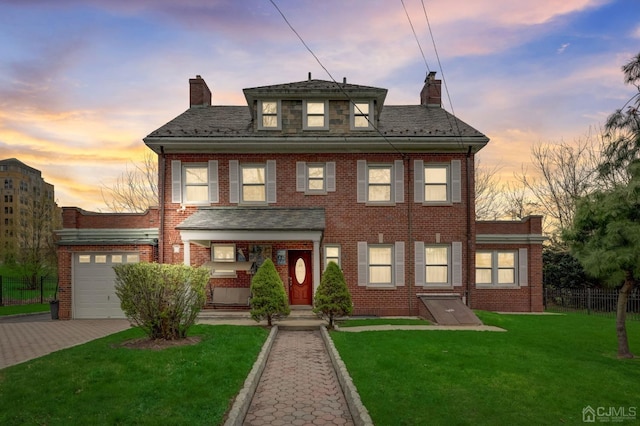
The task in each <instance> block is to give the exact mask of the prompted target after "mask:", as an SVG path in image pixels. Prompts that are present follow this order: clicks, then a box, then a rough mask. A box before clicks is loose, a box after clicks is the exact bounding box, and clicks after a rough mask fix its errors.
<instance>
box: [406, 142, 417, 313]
mask: <svg viewBox="0 0 640 426" xmlns="http://www.w3.org/2000/svg"><path fill="white" fill-rule="evenodd" d="M403 157H404V159H405V160H407V172H408V174H409V178H408V185H409V188H408V194H407V200H406V201H407V234H408V235H407V243H408V244H409V247H408V249H409V250H408V252H409V260H410V262H409V271H408V273H407V277H408V278H409V279H408V280H407V293H408V297H409V315H410V316H411V315H413V296H412V292H413V290H412V288H411V283H412V282H413V280H414V279H415V277H414V276H413V275H412V274H413V272H414V270H415V267H414V268H412V267H411V265H415V258H416V254H415V252H414V251H415V244H413V238H412V236H413V214H412V211H413V209H412V208H411V207H412V205H411V204H412V201H411V200H412V195H413V191H412V188H413V184H412V180H411V176H413V173H412V171H411V159H410V158H409V156H408V155H406V154H405V155H403ZM411 260H413V262H411Z"/></svg>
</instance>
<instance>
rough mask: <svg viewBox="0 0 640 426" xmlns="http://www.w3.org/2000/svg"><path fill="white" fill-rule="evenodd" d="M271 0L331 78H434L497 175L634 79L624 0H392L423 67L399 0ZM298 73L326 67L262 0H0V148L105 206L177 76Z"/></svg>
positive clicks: (159, 118)
mask: <svg viewBox="0 0 640 426" xmlns="http://www.w3.org/2000/svg"><path fill="white" fill-rule="evenodd" d="M274 1H275V3H276V4H277V5H278V6H279V7H280V9H281V10H282V12H283V13H284V14H285V16H286V17H287V19H288V20H289V22H290V23H291V25H293V27H294V28H295V29H296V30H297V31H298V33H299V34H300V36H301V37H302V38H303V39H304V40H305V42H306V43H307V45H308V46H309V47H310V48H311V49H312V50H313V52H314V53H315V54H316V56H317V57H318V58H319V59H320V61H321V62H322V64H323V65H324V67H326V69H327V70H328V71H329V72H330V73H331V75H332V76H333V78H335V79H336V80H339V81H341V80H342V78H343V77H346V78H347V80H348V82H349V83H353V84H362V85H369V86H377V87H383V88H386V89H388V90H389V92H388V95H387V100H386V103H387V104H417V103H419V92H420V89H421V88H422V85H423V81H424V78H425V75H426V72H427V71H428V70H433V71H437V72H438V74H437V76H438V77H439V78H442V77H443V75H444V82H445V84H446V86H447V88H448V91H449V95H450V98H451V102H452V104H453V111H454V112H455V114H456V115H457V116H458V117H460V118H461V119H462V120H464V121H466V122H467V123H469V124H471V125H472V126H474V127H475V128H477V129H478V130H480V131H481V132H483V133H485V134H486V135H487V136H488V137H489V138H490V139H491V142H490V143H489V145H488V146H487V147H486V148H485V149H484V150H483V151H482V152H481V154H480V156H479V157H480V159H481V162H482V163H483V164H485V165H494V164H499V165H501V166H502V169H501V176H502V179H503V180H507V179H509V178H510V176H511V175H512V173H513V172H514V171H518V170H520V168H521V165H522V164H523V163H527V162H528V161H529V150H530V147H531V146H532V145H533V144H535V143H540V142H559V141H565V142H571V141H573V140H575V139H577V138H580V137H582V136H584V135H585V134H586V133H587V132H588V131H589V129H590V128H597V127H599V126H600V125H602V124H603V123H604V121H605V119H606V117H607V116H608V115H609V114H610V113H612V112H613V111H614V110H615V109H616V108H620V107H622V106H623V105H624V103H625V102H626V101H627V100H628V99H629V98H630V97H631V95H632V94H633V93H634V90H635V88H633V87H629V86H625V85H624V83H623V75H622V72H621V71H620V67H621V66H622V65H623V64H625V63H626V62H628V61H629V60H630V59H631V57H632V56H634V55H636V54H637V53H638V52H639V51H640V4H639V3H638V0H618V1H614V0H536V1H525V0H473V1H471V0H423V1H421V0H404V5H405V6H406V9H407V12H408V15H409V16H410V18H411V22H412V24H413V26H414V28H415V31H416V33H417V36H418V40H419V41H420V45H421V46H422V50H423V51H424V55H425V58H426V62H427V65H425V60H424V59H423V57H422V54H421V52H420V48H419V47H418V43H417V42H416V38H415V37H414V34H413V33H412V30H411V26H410V24H409V20H408V19H407V14H406V13H405V10H404V8H403V3H402V1H400V0H322V1H319V0H274ZM423 4H424V8H425V9H426V12H427V16H428V19H429V22H430V24H431V30H432V32H433V36H434V38H435V44H436V47H437V51H438V54H439V57H440V62H441V64H442V70H441V69H440V66H439V64H438V60H437V57H436V55H435V52H434V46H433V42H432V40H431V37H430V35H429V29H428V27H427V21H426V19H425V12H424V9H423ZM309 72H311V73H312V76H313V78H317V79H326V80H330V79H331V78H330V77H329V75H327V73H326V71H325V70H323V69H322V67H321V66H320V65H319V64H318V62H316V60H315V58H314V57H313V56H312V55H311V54H310V53H309V52H308V51H307V50H306V48H305V47H304V46H303V45H302V43H301V42H300V40H299V39H298V38H297V36H296V35H295V34H294V33H293V32H292V31H291V30H290V29H289V27H288V26H287V24H286V23H285V21H284V20H283V18H282V17H281V16H280V14H279V13H278V11H277V10H276V9H275V7H274V6H273V4H272V3H271V2H270V1H269V0H181V1H177V0H82V1H81V0H0V159H5V158H12V157H15V158H18V159H19V160H21V161H22V162H24V163H26V164H28V165H29V166H31V167H34V168H36V169H39V170H41V171H42V175H43V177H44V179H45V180H46V181H47V182H49V183H51V184H53V185H55V191H56V199H57V201H58V204H59V205H60V206H78V207H81V208H84V209H86V210H102V211H105V209H106V207H105V205H104V202H103V199H102V196H101V192H100V188H101V186H107V187H110V186H111V184H112V183H113V182H114V180H115V179H116V178H117V177H118V176H119V175H120V173H121V172H122V170H123V169H124V168H125V167H126V166H127V164H128V163H129V167H131V161H138V160H139V159H140V158H141V157H142V156H143V155H144V152H145V151H146V150H147V148H146V147H145V146H144V144H143V142H142V138H144V137H145V136H146V135H147V134H149V133H151V132H152V131H153V130H155V129H157V128H158V127H160V126H162V125H163V124H164V123H166V122H167V121H169V120H171V119H173V118H174V117H175V116H177V115H178V114H180V113H182V112H183V111H184V110H186V109H187V108H188V102H189V100H188V79H189V78H193V77H195V75H196V74H199V75H202V77H203V78H204V79H205V80H206V81H207V83H208V85H209V87H210V88H211V90H212V91H213V103H214V104H217V105H242V104H244V103H245V101H244V96H243V94H242V89H243V88H246V87H255V86H262V85H269V84H279V83H285V82H291V81H301V80H306V78H307V74H308V73H309ZM443 73H444V74H443ZM444 98H445V99H444V102H445V108H446V109H447V110H448V111H452V106H451V104H449V101H448V99H447V98H446V95H445V96H444Z"/></svg>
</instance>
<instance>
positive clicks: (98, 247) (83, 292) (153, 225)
mask: <svg viewBox="0 0 640 426" xmlns="http://www.w3.org/2000/svg"><path fill="white" fill-rule="evenodd" d="M157 225H158V209H157V208H150V209H149V210H147V211H146V212H144V213H94V212H87V211H85V210H82V209H79V208H77V207H63V208H62V226H63V228H62V229H59V230H57V231H56V236H57V245H58V249H57V253H58V300H59V301H60V310H59V317H60V319H65V320H66V319H72V318H76V319H80V318H85V319H94V318H95V319H99V318H124V317H125V315H124V313H123V312H122V309H120V300H119V299H118V296H116V292H115V278H116V275H115V271H114V270H113V267H114V266H116V265H120V264H124V263H137V262H158V261H159V258H158V253H159V248H158V228H157Z"/></svg>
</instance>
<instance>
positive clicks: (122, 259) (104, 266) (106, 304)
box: [73, 252, 140, 318]
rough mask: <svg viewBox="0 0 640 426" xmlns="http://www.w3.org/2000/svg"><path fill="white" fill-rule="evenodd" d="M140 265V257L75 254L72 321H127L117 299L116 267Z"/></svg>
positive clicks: (122, 254) (119, 254)
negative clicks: (138, 263)
mask: <svg viewBox="0 0 640 426" xmlns="http://www.w3.org/2000/svg"><path fill="white" fill-rule="evenodd" d="M139 261H140V255H139V254H138V253H130V252H129V253H76V254H75V255H74V258H73V308H74V309H73V317H74V318H125V315H124V312H122V309H120V299H118V296H116V291H115V279H116V273H115V271H114V270H113V267H114V266H115V265H119V264H122V263H137V262H139Z"/></svg>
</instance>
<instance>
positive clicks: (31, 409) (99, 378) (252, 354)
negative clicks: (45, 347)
mask: <svg viewBox="0 0 640 426" xmlns="http://www.w3.org/2000/svg"><path fill="white" fill-rule="evenodd" d="M189 335H193V336H201V338H202V341H201V342H200V343H198V344H197V345H193V346H181V347H173V348H168V349H165V350H162V351H151V350H140V349H128V348H124V347H121V346H120V344H121V343H122V342H123V341H124V340H127V339H131V338H134V337H141V336H142V333H141V331H140V330H139V329H129V330H126V331H123V332H121V333H117V334H114V335H112V336H108V337H105V338H102V339H99V340H95V341H93V342H90V343H87V344H84V345H81V346H76V347H73V348H70V349H66V350H62V351H59V352H55V353H53V354H50V355H47V356H45V357H42V358H38V359H36V360H33V361H30V362H27V363H24V364H19V365H15V366H13V367H8V368H5V369H3V370H0V425H23V424H24V425H45V424H46V425H89V424H90V425H115V424H123V425H124V424H127V425H129V424H139V425H146V424H148V425H157V424H162V425H185V424H210V425H217V424H221V422H222V419H223V416H224V414H225V411H226V410H227V409H228V408H230V405H231V403H232V401H233V398H234V397H235V395H236V394H237V393H238V391H239V390H240V389H241V387H242V385H243V383H244V380H245V379H246V377H247V375H248V374H249V371H250V370H251V367H252V366H253V363H254V362H255V360H256V358H257V356H258V353H259V352H260V349H261V348H262V345H263V343H264V341H265V340H266V338H267V335H268V330H266V329H264V328H262V327H238V326H225V325H217V326H212V325H196V326H194V327H193V328H192V329H191V332H190V333H189Z"/></svg>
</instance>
